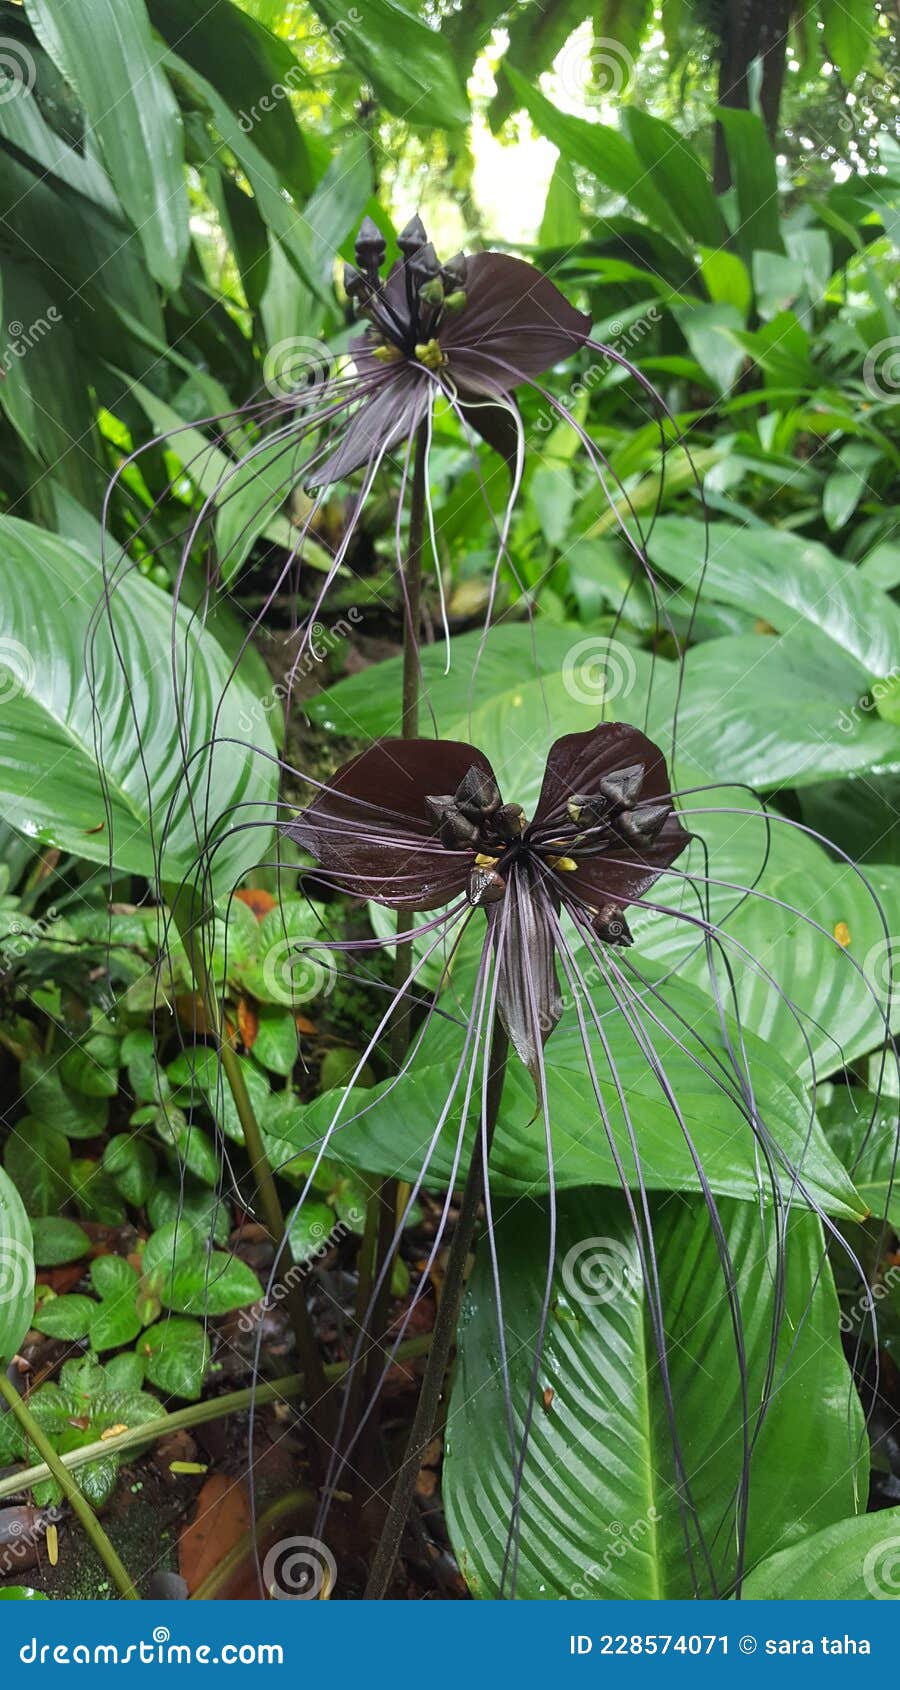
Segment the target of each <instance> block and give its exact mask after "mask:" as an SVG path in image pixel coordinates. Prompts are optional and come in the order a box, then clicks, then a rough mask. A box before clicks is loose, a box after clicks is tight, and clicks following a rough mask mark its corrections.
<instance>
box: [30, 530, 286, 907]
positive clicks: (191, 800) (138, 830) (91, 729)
mask: <svg viewBox="0 0 900 1690" xmlns="http://www.w3.org/2000/svg"><path fill="white" fill-rule="evenodd" d="M102 596H103V580H102V576H101V574H100V571H99V569H98V568H97V567H92V566H91V564H90V563H89V562H88V560H87V559H86V558H85V557H84V556H83V554H82V553H81V552H79V551H76V550H75V549H74V548H73V547H71V546H68V545H66V544H65V543H64V542H62V541H60V540H58V539H55V538H54V537H53V536H52V535H50V534H46V533H44V532H42V531H41V530H39V529H37V528H34V527H32V526H31V525H30V524H28V523H25V522H20V521H18V520H16V519H14V518H12V517H4V518H2V521H0V606H2V610H0V618H2V629H3V635H4V637H5V639H6V641H7V647H6V649H7V651H10V650H12V651H13V652H14V655H15V657H16V664H17V665H18V667H17V668H16V673H17V674H18V675H19V679H20V685H19V687H18V688H17V690H16V692H15V696H14V697H12V698H11V699H10V700H8V701H7V703H6V705H5V707H4V731H3V734H2V737H0V796H2V799H3V806H4V810H5V813H6V815H7V816H8V817H9V818H10V820H12V821H13V822H14V823H15V825H16V826H17V827H18V828H19V829H20V830H21V832H23V833H24V834H26V835H27V836H28V837H29V838H31V839H35V840H40V841H42V842H44V843H47V844H54V845H58V846H61V847H62V848H63V849H65V850H71V851H74V852H75V853H76V854H77V855H78V856H81V857H88V858H90V859H91V860H93V861H95V862H102V863H108V862H109V861H110V860H111V861H112V862H113V864H114V865H115V866H116V867H117V868H120V869H123V870H126V871H129V872H133V873H138V874H145V875H148V876H150V877H151V878H155V876H156V873H157V871H158V869H159V867H160V862H159V858H160V856H162V868H163V871H164V873H165V875H166V876H167V878H170V879H173V880H176V881H177V880H179V879H180V878H181V877H182V875H184V874H187V873H190V872H192V868H193V865H194V863H195V862H196V859H197V856H198V852H199V850H200V849H201V848H202V847H203V846H204V845H207V844H208V843H209V842H210V841H211V839H212V837H213V835H214V834H215V833H216V832H217V831H218V832H219V833H224V832H225V831H226V829H227V827H228V815H229V812H230V810H231V808H232V806H233V805H235V804H238V803H247V802H249V803H251V804H254V805H257V806H261V808H257V809H255V810H254V814H255V815H257V816H258V817H259V819H260V820H261V821H262V822H264V821H265V818H266V807H267V806H268V805H269V804H270V803H271V802H272V801H273V799H274V794H275V783H276V771H275V766H274V763H273V762H272V761H270V758H271V754H272V752H273V750H274V747H273V744H272V741H271V738H270V736H269V733H268V729H267V726H266V724H265V722H264V721H263V720H260V721H258V722H256V721H254V731H253V740H254V743H255V744H256V745H258V746H260V747H265V748H267V750H268V756H267V757H262V758H260V757H259V756H256V755H254V754H253V753H252V751H248V750H245V749H244V743H243V742H244V741H245V740H246V735H245V734H244V733H243V732H242V730H241V725H240V722H241V715H242V711H244V710H246V711H247V712H248V713H249V714H250V716H251V720H252V719H253V715H254V712H253V698H252V695H251V694H250V693H249V691H248V690H247V688H246V687H245V685H244V683H243V682H242V681H241V680H239V679H238V678H237V677H235V678H234V679H233V680H231V682H230V684H227V683H228V681H229V674H230V663H229V661H228V659H227V658H226V657H225V655H224V653H223V652H222V651H221V649H220V648H219V646H218V645H217V644H216V643H215V641H214V640H213V639H212V638H211V637H210V636H209V635H208V634H206V633H204V632H202V631H201V630H200V629H199V627H198V625H197V622H196V619H195V618H193V617H192V616H191V615H190V614H189V613H188V612H187V611H183V610H181V609H178V610H176V611H175V613H174V626H173V610H172V602H171V600H170V599H169V598H168V597H167V596H166V595H165V594H163V593H161V592H160V591H159V590H158V589H157V588H156V587H154V586H152V585H151V584H150V583H149V582H147V581H145V580H143V579H142V578H141V577H140V576H138V575H132V576H130V577H129V579H128V581H127V586H126V587H125V588H124V589H120V590H117V591H116V592H115V593H114V594H113V595H112V598H111V608H110V610H109V613H107V612H106V611H105V610H104V607H103V603H102ZM38 604H40V606H41V614H40V616H38V615H36V610H35V607H36V606H37V605H38ZM110 616H111V618H112V624H113V628H114V635H113V632H112V630H111V628H110V621H109V617H110ZM92 628H93V633H92V632H91V630H92ZM173 651H174V653H175V654H176V661H177V665H178V671H179V682H178V698H177V699H176V698H175V697H174V696H173V683H172V661H173ZM14 667H15V665H14ZM188 677H189V678H190V684H189V685H188ZM226 685H227V690H226ZM92 695H93V697H92ZM179 721H180V722H181V728H182V731H183V733H184V736H185V739H186V742H187V746H188V749H189V752H194V753H196V755H195V756H194V759H193V761H192V763H191V765H190V773H189V777H188V778H187V779H186V778H185V775H184V770H183V767H182V762H183V759H182V752H181V749H180V746H179ZM101 723H102V734H101V731H100V724H101ZM214 723H215V732H216V743H215V745H214V747H213V748H212V749H211V750H209V749H204V748H207V747H208V743H209V740H210V735H211V734H212V732H213V727H214ZM101 754H102V761H103V774H104V780H103V781H101V775H100V769H99V766H98V757H99V756H100V755H101ZM148 783H149V784H148ZM195 819H196V822H197V823H199V834H200V838H199V840H198V828H197V827H196V826H195ZM163 832H164V834H165V839H164V841H163V838H162V834H163ZM239 841H241V842H239ZM265 854H266V832H265V827H264V826H263V827H261V828H260V831H259V833H258V834H257V833H256V832H255V830H251V831H250V833H249V835H248V834H246V833H244V834H242V835H238V836H235V837H234V838H233V839H232V840H230V841H229V842H228V843H227V844H225V845H223V846H222V847H221V849H220V850H219V851H217V853H216V858H215V861H216V865H217V867H218V870H219V872H220V873H221V876H222V879H223V882H224V883H225V884H226V885H231V884H233V883H234V881H235V880H236V879H237V878H238V876H239V875H240V874H241V873H242V872H244V871H245V870H246V868H247V867H248V866H249V865H250V863H252V862H254V861H257V860H259V859H260V858H261V857H264V856H265Z"/></svg>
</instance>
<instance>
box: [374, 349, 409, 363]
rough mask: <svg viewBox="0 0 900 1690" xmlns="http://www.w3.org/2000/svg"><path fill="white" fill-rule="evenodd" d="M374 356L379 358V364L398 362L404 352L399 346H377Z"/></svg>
mask: <svg viewBox="0 0 900 1690" xmlns="http://www.w3.org/2000/svg"><path fill="white" fill-rule="evenodd" d="M372 357H373V358H377V359H378V362H379V364H396V362H397V360H398V358H400V357H402V353H401V351H400V348H399V346H376V348H375V350H374V352H373V353H372Z"/></svg>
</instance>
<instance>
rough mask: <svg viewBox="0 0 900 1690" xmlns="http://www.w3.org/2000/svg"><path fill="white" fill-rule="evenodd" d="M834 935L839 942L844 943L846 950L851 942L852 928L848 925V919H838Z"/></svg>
mask: <svg viewBox="0 0 900 1690" xmlns="http://www.w3.org/2000/svg"><path fill="white" fill-rule="evenodd" d="M834 936H835V938H836V940H837V942H838V944H839V945H843V947H844V949H845V950H846V948H847V946H848V945H849V943H850V929H849V927H848V926H847V923H846V921H838V922H836V923H835V928H834Z"/></svg>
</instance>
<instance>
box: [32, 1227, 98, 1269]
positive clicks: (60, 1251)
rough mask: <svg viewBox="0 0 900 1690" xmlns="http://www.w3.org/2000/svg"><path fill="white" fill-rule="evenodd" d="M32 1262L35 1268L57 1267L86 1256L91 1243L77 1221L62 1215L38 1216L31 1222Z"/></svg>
mask: <svg viewBox="0 0 900 1690" xmlns="http://www.w3.org/2000/svg"><path fill="white" fill-rule="evenodd" d="M31 1236H32V1241H33V1244H34V1260H35V1264H36V1265H37V1267H59V1266H60V1265H61V1264H62V1263H64V1262H78V1261H80V1260H81V1258H82V1256H86V1255H87V1253H88V1251H89V1250H90V1247H91V1241H90V1239H89V1238H88V1235H87V1233H86V1232H85V1231H84V1228H83V1227H80V1226H79V1225H78V1222H77V1221H68V1220H66V1218H65V1216H63V1215H38V1216H36V1217H35V1218H34V1219H33V1220H32V1222H31Z"/></svg>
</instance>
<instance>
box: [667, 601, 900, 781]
mask: <svg viewBox="0 0 900 1690" xmlns="http://www.w3.org/2000/svg"><path fill="white" fill-rule="evenodd" d="M657 675H658V679H657V682H656V684H655V687H654V695H653V699H652V702H651V708H650V716H649V723H650V725H649V731H650V734H651V737H652V736H653V735H654V734H655V735H656V737H657V738H658V739H659V740H660V743H662V744H666V743H667V741H668V738H669V737H670V736H671V731H672V718H673V711H674V709H675V685H674V683H673V678H672V676H671V673H670V672H669V671H668V670H667V671H665V672H661V671H659V669H657ZM868 687H869V679H868V676H867V674H866V671H865V670H864V669H863V667H862V665H861V664H860V663H859V662H858V661H857V660H856V659H855V658H853V657H851V656H850V655H849V654H847V653H845V652H842V651H840V649H839V647H838V646H837V644H833V643H832V642H831V640H830V639H829V638H826V637H824V636H823V635H822V634H821V633H820V632H819V631H818V630H817V629H816V628H815V627H813V626H811V625H808V626H804V625H803V624H802V622H801V621H800V619H799V618H797V623H796V625H795V626H794V627H793V628H791V629H789V631H788V632H786V633H784V634H780V635H778V637H777V638H775V637H773V636H769V637H767V636H765V635H756V634H747V635H743V634H742V635H734V636H728V637H727V638H725V639H719V640H706V641H704V643H703V644H702V645H699V646H696V647H694V648H693V650H691V651H690V652H689V653H688V656H687V660H686V664H685V684H684V688H683V691H682V695H681V702H680V705H679V709H678V743H679V746H680V749H681V752H682V754H683V755H684V756H685V757H686V758H687V759H689V760H690V762H691V763H694V764H696V765H697V767H698V768H700V769H702V770H703V771H704V774H705V776H706V779H707V780H708V781H710V782H716V783H726V782H732V781H746V782H747V783H748V784H749V785H750V786H754V787H756V788H758V789H759V790H760V791H773V790H776V789H778V788H781V787H785V786H806V785H808V784H810V783H812V782H815V781H821V780H826V779H828V778H829V777H830V776H840V775H849V774H853V773H854V772H855V771H856V770H866V769H871V768H874V767H875V766H876V765H878V764H885V763H896V762H897V761H898V757H900V746H898V735H897V729H896V728H895V727H892V726H891V725H890V724H889V723H887V722H882V721H880V720H879V719H878V717H877V716H876V715H875V714H874V712H867V711H866V710H865V709H861V708H860V705H861V703H864V702H865V699H866V697H867V692H868Z"/></svg>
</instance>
